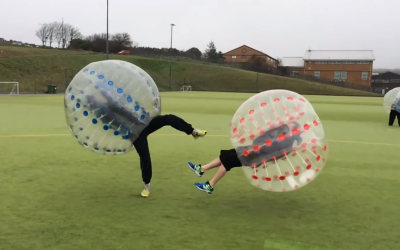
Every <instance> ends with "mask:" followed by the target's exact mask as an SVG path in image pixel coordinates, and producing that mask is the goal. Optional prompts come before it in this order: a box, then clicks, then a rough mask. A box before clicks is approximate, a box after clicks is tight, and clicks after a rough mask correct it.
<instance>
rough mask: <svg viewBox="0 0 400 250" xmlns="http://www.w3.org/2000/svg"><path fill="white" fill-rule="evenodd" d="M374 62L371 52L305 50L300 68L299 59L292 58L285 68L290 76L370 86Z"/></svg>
mask: <svg viewBox="0 0 400 250" xmlns="http://www.w3.org/2000/svg"><path fill="white" fill-rule="evenodd" d="M374 60H375V58H374V53H373V51H372V50H307V51H306V53H305V55H304V57H303V61H304V66H303V67H302V68H301V67H300V59H297V60H294V59H293V58H292V59H289V60H288V62H287V63H286V65H287V66H286V67H287V68H288V69H289V71H290V74H291V75H298V74H300V75H307V76H313V77H315V78H317V79H324V80H329V81H332V82H348V83H353V84H360V85H364V86H370V83H371V77H372V67H373V62H374ZM294 66H297V67H294ZM300 71H302V73H301V72H300ZM297 72H298V73H297Z"/></svg>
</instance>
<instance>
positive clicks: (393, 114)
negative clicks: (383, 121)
mask: <svg viewBox="0 0 400 250" xmlns="http://www.w3.org/2000/svg"><path fill="white" fill-rule="evenodd" d="M396 117H397V122H398V123H399V126H400V113H399V112H397V111H396V110H393V109H392V110H391V111H390V114H389V125H390V126H392V125H393V123H394V120H396Z"/></svg>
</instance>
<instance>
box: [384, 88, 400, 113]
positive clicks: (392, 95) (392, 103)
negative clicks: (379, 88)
mask: <svg viewBox="0 0 400 250" xmlns="http://www.w3.org/2000/svg"><path fill="white" fill-rule="evenodd" d="M383 107H384V108H385V111H386V113H388V114H389V113H390V111H391V110H392V109H393V110H396V111H398V112H400V87H399V88H394V89H391V90H390V91H388V92H387V93H386V95H385V96H384V97H383Z"/></svg>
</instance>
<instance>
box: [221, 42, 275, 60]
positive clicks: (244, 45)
mask: <svg viewBox="0 0 400 250" xmlns="http://www.w3.org/2000/svg"><path fill="white" fill-rule="evenodd" d="M241 47H247V48H249V49H252V50H255V51H257V52H259V53H261V54H263V55H264V56H268V57H269V58H271V59H273V60H275V61H276V59H275V58H273V57H272V56H270V55H267V54H265V53H264V52H261V51H259V50H256V49H254V48H252V47H250V46H247V45H246V44H243V45H242V46H239V47H237V48H234V49H232V50H229V51H228V52H225V53H224V55H225V54H228V53H229V52H232V51H234V50H236V49H238V48H241Z"/></svg>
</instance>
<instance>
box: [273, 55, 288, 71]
mask: <svg viewBox="0 0 400 250" xmlns="http://www.w3.org/2000/svg"><path fill="white" fill-rule="evenodd" d="M276 61H277V69H278V73H279V74H280V75H287V74H288V72H289V70H288V68H287V67H285V66H283V64H282V58H279V57H278V58H276Z"/></svg>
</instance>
